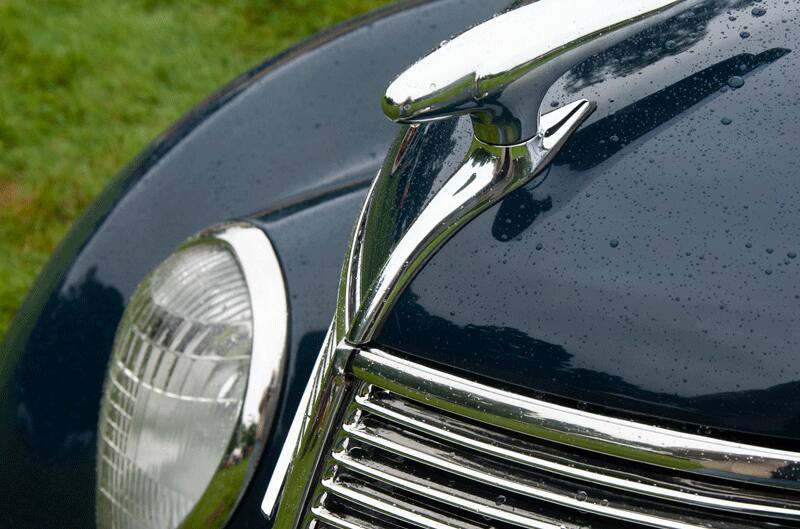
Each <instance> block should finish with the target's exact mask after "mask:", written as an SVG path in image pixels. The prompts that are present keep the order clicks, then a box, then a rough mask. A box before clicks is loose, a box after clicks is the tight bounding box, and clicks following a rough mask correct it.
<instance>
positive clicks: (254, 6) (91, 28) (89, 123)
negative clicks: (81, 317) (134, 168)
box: [0, 0, 388, 338]
mask: <svg viewBox="0 0 800 529" xmlns="http://www.w3.org/2000/svg"><path fill="white" fill-rule="evenodd" d="M385 3H388V0H281V1H280V2H271V1H268V0H230V1H226V2H219V1H213V0H182V1H175V0H130V1H127V2H113V1H108V0H49V1H41V2H31V1H29V0H3V1H2V2H0V338H1V337H2V335H3V334H5V330H6V327H7V326H8V323H9V320H10V319H11V317H12V315H13V313H14V311H15V310H16V308H17V306H18V304H19V302H20V300H21V298H22V296H23V295H24V294H25V292H26V291H27V290H28V288H30V285H31V283H32V282H33V279H34V278H35V277H36V274H37V273H38V272H39V269H40V268H41V266H42V265H43V264H44V262H45V261H46V260H47V259H48V257H49V255H50V253H51V252H52V250H53V248H54V247H55V245H56V244H57V243H58V241H59V240H61V238H62V237H63V236H64V234H65V233H66V230H67V229H68V228H69V227H70V225H71V224H72V222H73V221H74V220H75V218H76V217H77V215H78V214H80V212H81V211H83V210H84V209H85V208H86V206H88V205H89V203H91V201H92V200H93V199H94V197H95V196H97V194H98V193H99V192H100V191H101V190H102V189H103V187H105V185H106V184H107V183H108V182H109V180H110V178H111V177H112V176H113V175H114V173H116V172H117V171H118V170H119V169H120V168H121V167H122V166H123V165H124V164H125V163H126V162H127V161H128V160H130V159H131V158H132V157H133V156H134V155H135V154H136V153H137V152H138V151H139V150H140V149H142V148H143V147H144V146H145V145H146V144H147V142H148V141H150V140H151V139H152V138H153V137H155V136H156V134H158V132H159V131H161V130H164V129H165V128H166V127H168V126H169V125H170V124H171V123H172V122H173V121H175V120H176V119H177V118H178V117H180V115H181V114H183V113H185V112H186V111H187V110H189V109H190V108H191V107H192V106H194V105H195V104H197V103H198V102H199V101H201V100H202V99H203V98H204V97H206V96H207V95H209V94H210V93H211V92H212V91H213V90H214V89H216V88H218V87H220V86H221V85H222V84H224V83H225V82H226V81H228V80H230V79H232V78H233V77H234V76H236V75H237V74H239V73H242V72H243V71H245V70H246V69H248V68H249V67H252V66H254V65H255V64H257V63H259V62H261V61H262V60H264V59H265V58H267V57H268V56H270V55H272V54H274V53H276V52H278V51H279V50H281V49H283V48H286V47H287V46H289V45H291V44H293V43H294V42H296V41H298V40H299V39H301V38H303V37H306V36H308V35H310V34H311V33H314V32H317V31H319V30H321V29H324V28H325V27H327V26H330V25H332V24H335V23H337V22H340V21H342V20H344V19H346V18H349V17H351V16H353V15H356V14H358V13H360V12H363V11H366V10H368V9H372V8H375V7H378V6H379V5H382V4H385Z"/></svg>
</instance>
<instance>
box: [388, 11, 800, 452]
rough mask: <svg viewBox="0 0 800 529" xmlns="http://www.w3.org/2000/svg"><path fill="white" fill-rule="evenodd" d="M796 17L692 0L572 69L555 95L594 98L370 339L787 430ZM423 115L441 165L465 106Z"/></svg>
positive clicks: (669, 417)
mask: <svg viewBox="0 0 800 529" xmlns="http://www.w3.org/2000/svg"><path fill="white" fill-rule="evenodd" d="M798 24H800V13H799V12H798V5H797V4H796V3H784V2H782V1H777V0H776V1H763V2H758V3H753V2H745V1H738V2H737V1H712V2H705V3H703V4H702V5H700V6H699V7H694V8H692V9H688V10H687V11H685V12H684V13H682V14H680V15H678V16H676V17H675V18H673V19H670V20H669V21H667V22H665V23H663V24H661V25H659V26H657V27H655V28H652V29H651V30H648V31H647V32H645V33H643V34H641V35H638V36H637V37H635V38H633V39H631V40H630V41H627V42H624V43H622V44H620V45H618V46H616V47H615V48H613V49H611V50H610V51H609V52H607V53H604V54H602V55H600V56H598V57H596V58H594V59H592V60H590V61H587V62H586V63H583V64H582V65H580V66H578V67H577V68H575V69H573V70H572V71H570V72H569V73H568V74H567V75H566V76H565V77H564V78H562V79H561V81H560V82H559V83H558V84H557V85H556V86H555V87H554V88H553V89H552V91H551V94H550V95H551V98H550V99H552V101H553V106H558V105H561V104H565V103H568V102H570V101H573V100H576V99H578V98H581V97H586V98H587V99H590V100H593V101H596V102H597V103H598V110H597V111H596V112H595V114H594V115H593V116H592V117H591V118H590V119H589V120H587V122H586V123H584V125H583V126H582V127H581V128H580V129H579V130H578V131H577V132H576V133H575V134H574V135H573V137H572V138H571V139H570V140H569V141H568V143H567V144H566V145H565V147H564V149H563V150H562V151H561V152H560V154H559V155H558V156H557V158H556V159H555V161H554V162H553V163H552V165H551V167H550V168H549V169H548V173H547V176H546V178H545V179H544V180H543V181H537V182H536V183H535V184H531V185H528V186H526V187H523V188H520V189H519V190H517V191H515V192H514V193H512V194H511V195H509V196H507V197H506V198H505V199H504V200H503V201H501V202H500V203H499V204H497V205H495V206H494V207H493V208H491V209H490V210H487V211H486V212H484V213H483V214H482V215H480V216H479V217H478V218H476V219H475V220H474V221H472V222H471V223H470V224H469V225H468V226H466V227H465V228H464V229H463V230H461V231H460V232H458V233H457V234H456V235H455V236H454V237H453V239H452V240H450V241H449V242H448V243H447V244H446V245H445V246H444V247H443V248H442V249H441V250H440V251H439V252H438V253H437V254H436V255H435V256H433V258H432V259H431V261H430V262H429V263H428V265H427V266H426V267H425V268H424V269H423V270H422V271H421V272H420V273H419V275H418V276H417V277H416V278H415V280H414V281H413V282H412V284H411V285H410V286H409V287H408V288H407V289H406V290H405V292H404V293H403V295H402V297H401V298H400V300H399V301H398V303H397V305H396V307H395V308H394V310H393V312H392V314H391V315H390V317H389V318H388V319H387V321H386V323H385V324H384V326H383V329H382V331H381V333H380V335H379V337H378V339H377V342H379V343H380V344H381V345H383V346H388V347H390V348H392V349H395V350H397V351H400V352H405V353H407V354H410V355H413V356H415V357H419V358H423V359H427V360H430V361H433V362H436V363H440V364H444V365H447V366H450V367H453V368H456V369H459V370H463V371H466V372H470V373H473V374H476V375H479V376H481V377H487V378H489V379H493V380H495V381H500V382H501V383H502V384H507V385H513V386H516V387H518V388H520V387H521V388H527V389H529V390H531V391H533V392H537V394H539V395H543V396H544V398H553V399H569V400H571V401H576V402H583V403H586V405H589V406H601V407H604V408H606V409H608V410H612V411H613V412H614V413H617V414H622V415H627V414H633V415H637V416H640V415H646V416H647V417H648V418H649V420H651V421H656V422H664V421H666V422H671V421H676V422H679V423H681V424H683V425H685V424H687V423H688V424H691V425H697V426H698V427H701V428H712V429H720V430H726V431H732V432H738V433H741V434H748V435H750V434H755V435H769V436H780V437H788V438H794V439H798V438H800V355H799V354H798V352H797V351H798V344H800V326H798V325H797V319H798V318H797V316H798V313H799V312H800V311H798V309H799V308H800V275H799V274H800V257H798V254H800V181H798V178H800V171H798V146H799V144H798V138H800V119H798V118H800V108H798V100H800V53H798V51H797V50H798V46H797V44H798V39H800V35H799V34H798V32H797V31H796V28H797V27H798ZM550 99H548V101H549V100H550ZM426 127H428V133H429V134H428V135H429V136H430V137H431V138H432V139H431V142H432V145H431V146H430V147H429V152H428V153H427V154H426V153H421V154H420V155H419V156H418V158H420V159H422V160H424V161H425V164H426V165H427V166H429V167H436V168H437V169H436V170H438V171H442V170H447V168H448V167H451V165H452V164H451V163H450V162H447V161H446V160H445V158H446V157H450V158H451V157H452V153H453V152H456V153H458V152H461V151H466V148H467V143H468V142H469V138H470V134H469V123H468V120H466V119H461V120H450V121H447V122H443V123H439V124H432V125H427V126H426ZM443 146H444V147H443ZM448 159H449V158H448ZM446 162H447V163H446ZM443 167H444V169H442V168H443ZM412 191H413V190H412ZM423 192H424V191H423ZM378 200H380V197H378ZM692 428H694V426H692Z"/></svg>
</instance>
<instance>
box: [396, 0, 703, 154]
mask: <svg viewBox="0 0 800 529" xmlns="http://www.w3.org/2000/svg"><path fill="white" fill-rule="evenodd" d="M685 3H692V2H691V1H687V0H625V1H623V2H599V1H597V0H571V1H570V2H569V3H568V4H565V3H564V2H563V1H562V0H540V1H538V2H534V3H531V4H529V5H525V6H523V7H518V8H517V9H514V10H511V11H509V12H507V13H504V14H502V15H499V16H497V17H495V18H493V19H492V20H489V21H487V22H485V23H483V24H480V25H479V26H476V27H474V28H472V29H470V30H468V31H466V32H464V33H462V34H461V35H459V36H457V37H456V38H454V39H453V40H451V41H449V42H445V43H443V44H442V46H441V47H439V49H437V50H435V51H433V52H432V53H431V54H429V55H428V56H426V57H424V58H423V59H421V60H419V61H418V62H417V63H416V64H414V65H413V66H411V67H410V68H408V69H407V70H406V71H405V72H403V73H402V74H401V75H400V76H399V77H398V78H397V79H396V80H395V81H394V82H393V83H392V84H391V86H389V88H388V89H387V91H386V96H385V97H384V100H383V110H384V112H385V113H386V115H387V116H389V117H390V118H391V119H393V120H395V121H397V122H400V123H422V122H426V121H432V120H437V119H443V118H447V117H451V116H454V115H463V114H469V115H470V116H471V117H472V121H473V127H474V130H475V136H476V137H477V138H479V139H480V140H481V141H483V142H486V143H491V144H495V145H516V144H519V143H522V142H525V141H527V140H530V139H531V138H533V137H534V136H536V135H538V134H541V133H542V132H543V131H544V130H546V126H545V125H544V124H543V123H540V119H539V109H540V107H541V105H542V101H543V100H544V97H545V94H546V93H547V91H548V89H549V88H550V87H551V86H552V85H553V83H554V82H555V81H556V80H557V79H558V78H559V77H561V75H563V74H564V73H565V72H566V71H567V70H569V69H570V68H572V67H573V66H575V65H576V64H579V63H581V62H583V61H584V60H585V59H587V58H589V57H591V56H593V55H597V54H599V53H601V52H602V51H604V50H606V49H608V48H610V47H612V46H614V45H615V44H618V43H619V42H621V41H623V40H624V39H626V38H628V37H630V36H632V35H633V34H635V33H638V32H640V31H642V30H643V29H645V28H646V27H649V26H651V25H653V24H654V23H655V22H657V21H660V20H663V19H664V18H665V17H666V16H669V15H670V14H674V13H673V12H672V11H671V9H670V8H673V7H676V6H678V5H680V4H685Z"/></svg>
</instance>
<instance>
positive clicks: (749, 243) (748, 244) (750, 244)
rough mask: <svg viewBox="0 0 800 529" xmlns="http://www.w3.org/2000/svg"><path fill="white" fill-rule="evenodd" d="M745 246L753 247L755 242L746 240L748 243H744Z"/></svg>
mask: <svg viewBox="0 0 800 529" xmlns="http://www.w3.org/2000/svg"><path fill="white" fill-rule="evenodd" d="M744 247H745V248H752V247H753V243H751V242H746V243H744Z"/></svg>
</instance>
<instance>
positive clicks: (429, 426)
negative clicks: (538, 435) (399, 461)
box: [344, 395, 800, 519]
mask: <svg viewBox="0 0 800 529" xmlns="http://www.w3.org/2000/svg"><path fill="white" fill-rule="evenodd" d="M355 403H356V406H357V407H358V408H359V409H361V410H363V411H366V412H369V413H372V414H375V415H377V416H381V417H385V418H386V419H389V420H391V421H392V422H395V423H397V424H400V425H403V426H405V427H407V428H409V429H411V430H414V431H417V432H424V433H425V434H427V435H430V436H432V437H435V438H437V439H441V440H444V441H447V442H450V443H452V444H454V445H457V446H461V447H465V448H469V449H472V450H474V451H478V452H484V453H488V454H491V455H493V456H496V457H498V458H501V459H505V460H508V461H513V462H515V463H517V464H519V465H522V466H525V467H530V468H532V469H535V470H539V471H543V472H551V473H555V474H559V475H562V476H565V477H569V478H573V479H575V480H577V481H584V482H587V483H590V484H592V485H596V486H606V487H609V488H614V489H618V490H621V491H627V492H632V493H637V494H642V493H644V494H647V495H648V496H651V497H655V498H661V499H665V500H670V501H676V502H681V503H686V504H693V505H697V506H700V507H706V508H711V509H717V510H719V509H721V510H725V511H731V512H741V513H751V514H753V513H759V514H764V515H773V516H778V517H781V518H786V519H796V518H798V517H800V514H798V513H800V509H798V508H797V507H792V508H786V507H785V505H787V504H789V505H795V506H796V505H797V503H798V502H797V501H792V500H791V499H787V498H785V497H784V498H782V497H780V496H775V495H774V494H773V495H769V494H767V493H761V494H755V493H749V494H748V492H747V491H744V490H741V489H736V488H734V487H729V486H728V487H726V486H724V485H719V484H708V483H705V484H703V483H698V482H696V481H694V482H693V481H692V480H688V479H681V478H680V477H677V476H675V475H670V474H660V473H653V474H648V478H651V479H642V478H638V479H637V480H636V481H632V480H631V473H630V472H626V471H624V470H622V469H617V468H615V467H614V465H613V463H612V462H611V461H609V462H608V466H606V467H602V468H600V467H599V466H597V465H592V464H591V463H586V462H582V461H580V459H579V458H573V459H566V458H565V457H563V454H561V455H559V454H557V453H555V451H548V450H546V449H545V448H543V447H541V446H535V445H531V444H530V443H526V442H525V441H521V440H518V439H514V443H515V444H514V445H513V448H512V445H511V443H509V442H508V441H507V440H503V439H502V438H500V436H499V435H498V436H492V434H491V432H488V431H479V428H478V427H475V426H473V425H471V424H468V423H466V422H463V421H458V420H457V419H451V420H447V418H446V417H441V416H439V417H437V416H435V414H433V413H431V412H429V411H427V410H422V409H420V408H418V407H416V408H415V406H414V405H413V403H410V402H403V401H397V399H395V401H394V402H393V401H392V400H390V399H375V398H369V397H366V396H362V395H359V396H356V398H355ZM436 422H439V423H444V424H445V425H446V427H440V426H438V425H437V424H436ZM344 430H345V431H346V432H347V433H348V434H349V435H351V436H352V437H356V438H358V439H359V440H361V441H364V442H367V443H370V444H372V445H376V446H381V447H382V448H384V449H388V450H391V448H389V447H388V446H387V445H388V444H389V443H387V442H386V441H385V440H384V439H382V438H380V437H379V436H377V435H369V434H366V433H365V432H364V431H363V430H357V429H355V428H353V427H352V426H349V425H345V426H344ZM462 430H464V431H469V432H470V433H472V434H473V435H472V436H470V435H469V434H464V433H461V431H462ZM480 436H483V440H482V439H481V438H480ZM733 495H735V496H737V497H738V498H740V499H739V500H738V501H734V500H730V499H729V498H730V497H731V496H733Z"/></svg>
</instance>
